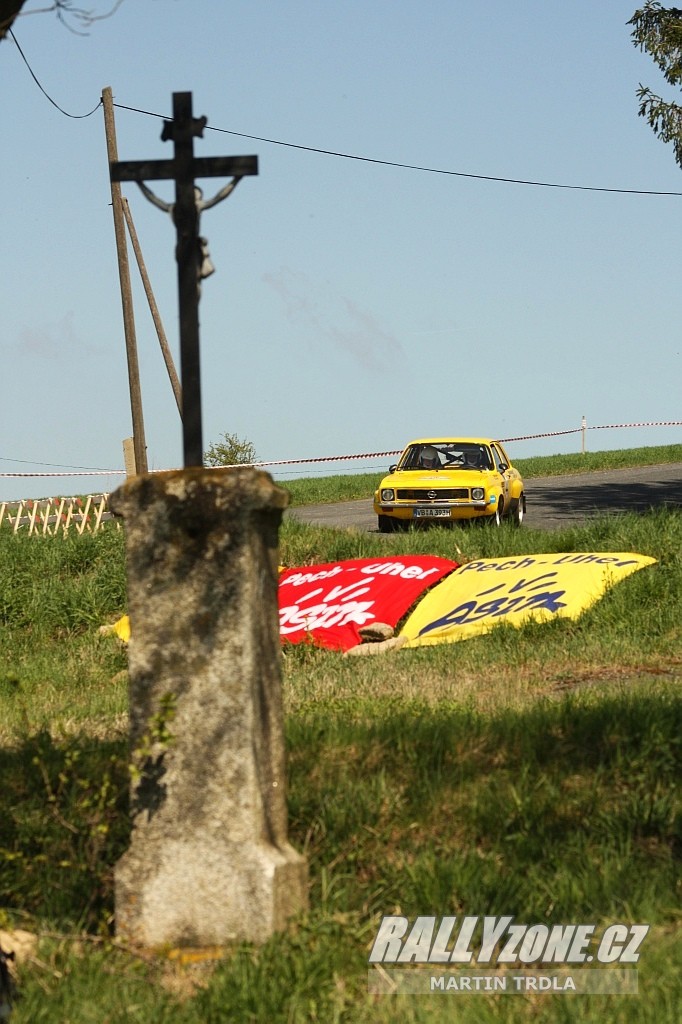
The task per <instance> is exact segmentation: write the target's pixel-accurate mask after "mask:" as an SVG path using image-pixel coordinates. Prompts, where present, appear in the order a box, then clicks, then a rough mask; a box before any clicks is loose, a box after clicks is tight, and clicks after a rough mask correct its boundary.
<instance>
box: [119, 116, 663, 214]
mask: <svg viewBox="0 0 682 1024" xmlns="http://www.w3.org/2000/svg"><path fill="white" fill-rule="evenodd" d="M114 106H115V107H118V108H119V109H121V110H131V111H133V112H134V113H136V114H146V115H148V116H149V117H158V118H162V119H164V120H169V119H168V118H164V115H163V114H155V113H153V112H152V111H150V110H141V109H140V108H139V107H129V106H126V105H125V104H123V103H114ZM206 128H207V129H209V130H210V131H214V132H221V133H222V134H224V135H235V136H238V137H239V138H241V139H251V140H252V141H254V142H265V143H268V144H269V145H271V146H284V147H286V148H288V149H299V150H303V151H304V152H306V153H320V154H321V155H323V156H335V157H338V158H340V159H342V160H357V161H360V162H361V163H368V164H378V165H379V166H381V167H398V168H401V169H403V170H406V171H421V172H422V173H425V174H445V175H449V176H451V177H456V178H474V179H476V180H478V181H499V182H503V183H504V184H508V185H536V186H538V187H541V188H564V189H574V190H576V191H580V192H616V193H620V194H624V195H635V196H682V192H663V191H657V190H655V189H637V188H603V187H599V186H596V185H565V184H561V183H559V182H551V181H531V180H528V179H526V178H503V177H501V176H499V175H493V174H472V173H470V172H467V171H451V170H448V169H447V168H443V167H425V166H423V165H421V164H406V163H400V162H399V161H397V160H380V159H378V158H377V157H371V156H359V155H357V154H354V153H343V152H341V151H338V150H333V149H320V148H319V147H317V146H304V145H301V144H299V143H295V142H284V141H282V140H281V139H269V138H266V137H264V136H262V135H247V134H246V132H235V131H231V130H230V129H229V128H216V127H215V126H214V125H210V124H207V125H206Z"/></svg>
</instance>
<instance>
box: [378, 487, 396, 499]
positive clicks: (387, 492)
mask: <svg viewBox="0 0 682 1024" xmlns="http://www.w3.org/2000/svg"><path fill="white" fill-rule="evenodd" d="M394 498H395V491H394V490H393V488H392V487H384V489H383V491H382V492H381V500H382V501H393V500H394Z"/></svg>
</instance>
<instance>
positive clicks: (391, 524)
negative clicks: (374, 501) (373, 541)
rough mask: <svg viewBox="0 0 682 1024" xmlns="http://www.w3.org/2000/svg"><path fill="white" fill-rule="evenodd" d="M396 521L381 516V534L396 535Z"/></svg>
mask: <svg viewBox="0 0 682 1024" xmlns="http://www.w3.org/2000/svg"><path fill="white" fill-rule="evenodd" d="M395 527H396V524H395V521H394V520H393V519H391V517H390V516H379V533H394V532H395Z"/></svg>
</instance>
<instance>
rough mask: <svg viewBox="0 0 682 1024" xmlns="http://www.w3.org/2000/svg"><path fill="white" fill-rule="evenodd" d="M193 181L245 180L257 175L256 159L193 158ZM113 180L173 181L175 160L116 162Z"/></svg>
mask: <svg viewBox="0 0 682 1024" xmlns="http://www.w3.org/2000/svg"><path fill="white" fill-rule="evenodd" d="M190 170H191V173H192V176H193V177H195V178H218V177H220V178H223V177H240V178H241V177H244V176H245V175H247V174H258V157H257V156H203V157H202V156H195V157H194V159H193V160H192V164H191V167H190ZM109 174H110V177H111V180H112V181H160V180H161V179H163V178H175V177H176V174H177V165H176V163H175V160H117V161H114V162H112V163H110V164H109Z"/></svg>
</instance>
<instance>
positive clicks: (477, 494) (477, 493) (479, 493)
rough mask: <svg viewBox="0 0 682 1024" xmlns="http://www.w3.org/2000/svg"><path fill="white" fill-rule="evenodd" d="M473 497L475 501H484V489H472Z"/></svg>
mask: <svg viewBox="0 0 682 1024" xmlns="http://www.w3.org/2000/svg"><path fill="white" fill-rule="evenodd" d="M471 497H472V498H473V500H474V501H483V499H484V498H485V491H484V490H483V488H482V487H472V489H471Z"/></svg>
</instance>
